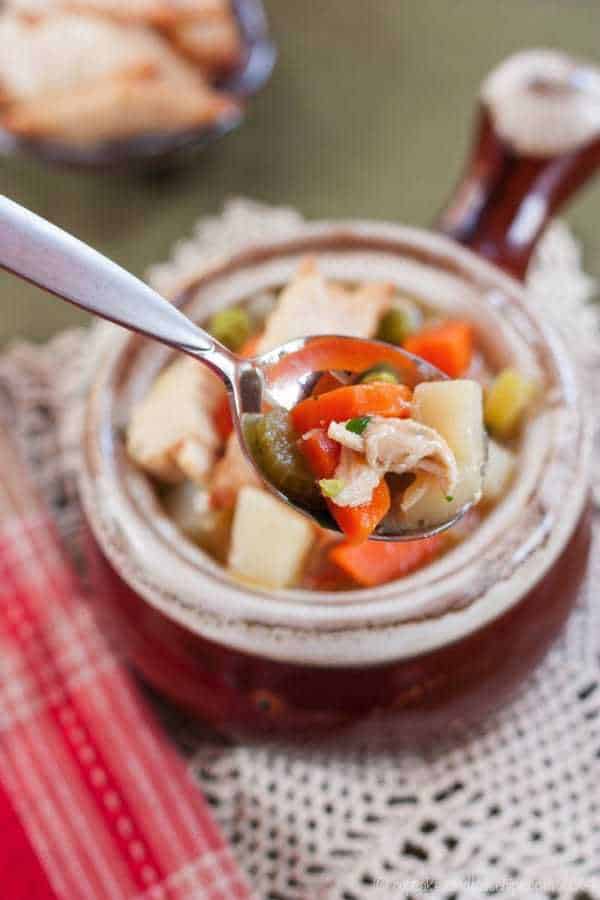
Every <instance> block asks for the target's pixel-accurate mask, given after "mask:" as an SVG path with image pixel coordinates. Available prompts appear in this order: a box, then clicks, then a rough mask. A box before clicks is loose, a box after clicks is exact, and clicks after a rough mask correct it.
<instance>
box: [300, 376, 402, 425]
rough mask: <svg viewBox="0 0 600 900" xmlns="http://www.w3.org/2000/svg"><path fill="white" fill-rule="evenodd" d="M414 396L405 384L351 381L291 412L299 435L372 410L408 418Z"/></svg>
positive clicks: (302, 403) (308, 399)
mask: <svg viewBox="0 0 600 900" xmlns="http://www.w3.org/2000/svg"><path fill="white" fill-rule="evenodd" d="M411 396H412V395H411V392H410V389H409V388H407V387H406V385H404V384H385V383H383V382H374V383H373V384H349V385H346V386H345V387H341V388H337V389H336V390H334V391H329V392H328V393H326V394H321V396H320V397H308V398H307V399H306V400H302V402H301V403H299V404H298V405H297V406H295V407H294V409H293V410H292V411H291V413H290V415H291V419H292V425H293V426H294V428H295V430H296V431H297V432H298V434H305V433H306V432H307V431H311V430H312V429H313V428H327V426H328V425H329V424H330V422H344V421H345V420H346V419H354V418H355V417H357V416H364V415H367V414H368V413H374V414H377V415H380V416H388V417H391V416H393V417H396V418H399V419H406V418H408V417H409V416H410V399H411Z"/></svg>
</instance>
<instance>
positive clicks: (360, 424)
mask: <svg viewBox="0 0 600 900" xmlns="http://www.w3.org/2000/svg"><path fill="white" fill-rule="evenodd" d="M372 418H373V416H359V417H358V418H357V419H350V421H349V422H346V431H351V432H352V434H362V433H363V431H364V430H365V429H366V427H367V425H368V424H369V422H370V421H371V419H372Z"/></svg>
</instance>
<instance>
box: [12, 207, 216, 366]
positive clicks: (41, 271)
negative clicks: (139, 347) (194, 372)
mask: <svg viewBox="0 0 600 900" xmlns="http://www.w3.org/2000/svg"><path fill="white" fill-rule="evenodd" d="M0 266H1V267H2V268H4V269H7V270H8V271H9V272H13V273H14V274H15V275H19V276H20V277H21V278H24V279H26V280H27V281H31V282H32V283H33V284H36V285H38V287H41V288H45V290H47V291H50V292H51V293H53V294H56V295H57V296H58V297H61V298H62V299H63V300H68V301H69V302H70V303H73V304H75V306H80V307H81V308H82V309H85V310H87V311H88V312H91V313H94V315H97V316H101V317H102V318H104V319H109V320H110V321H111V322H116V323H117V325H123V326H124V327H125V328H129V329H130V330H132V331H138V332H140V333H141V334H144V335H147V336H148V337H151V338H154V339H155V340H157V341H161V342H162V343H163V344H167V345H168V346H170V347H175V348H177V349H178V350H182V351H184V352H185V353H189V354H191V355H192V356H197V355H198V356H199V358H202V354H205V353H208V354H209V355H212V354H211V351H217V352H215V354H214V356H215V357H216V359H212V358H211V359H205V361H206V362H207V363H209V365H213V366H216V367H218V368H220V366H219V365H218V358H219V357H220V356H221V355H222V354H221V353H220V352H218V351H221V350H222V349H224V348H221V347H220V346H219V345H216V344H215V341H214V340H213V339H212V338H211V337H210V335H208V334H207V333H206V332H205V331H202V329H201V328H198V327H197V326H196V325H194V323H193V322H191V321H190V320H189V319H187V318H186V317H185V316H184V315H183V314H182V313H181V312H179V310H178V309H176V307H174V306H173V305H172V304H171V303H169V302H168V301H167V300H165V299H164V298H163V297H161V296H160V295H159V294H157V293H156V292H155V291H153V290H152V289H151V288H150V287H148V285H146V284H144V283H143V282H142V281H140V280H139V278H136V277H135V276H134V275H131V274H130V273H129V272H126V271H125V269H122V268H121V267H120V266H118V265H116V263H114V262H111V261H110V260H109V259H107V258H106V257H105V256H102V254H101V253H98V252H97V251H96V250H93V249H92V248H91V247H88V246H87V245H86V244H84V243H82V241H79V240H77V238H75V237H73V236H72V235H70V234H67V232H65V231H63V230H62V229H60V228H57V227H56V226H55V225H52V224H50V222H47V221H46V220H45V219H42V218H40V216H36V215H35V214H34V213H32V212H30V211H29V210H27V209H24V208H23V207H22V206H19V204H18V203H14V202H13V201H12V200H9V199H8V198H7V197H4V196H1V195H0Z"/></svg>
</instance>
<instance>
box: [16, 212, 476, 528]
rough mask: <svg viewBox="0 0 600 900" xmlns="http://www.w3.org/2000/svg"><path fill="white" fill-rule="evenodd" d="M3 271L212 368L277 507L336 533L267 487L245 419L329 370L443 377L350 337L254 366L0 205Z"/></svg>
mask: <svg viewBox="0 0 600 900" xmlns="http://www.w3.org/2000/svg"><path fill="white" fill-rule="evenodd" d="M0 266H1V267H3V268H5V269H7V270H8V271H10V272H13V273H14V274H16V275H18V276H20V277H21V278H24V279H26V280H27V281H30V282H32V283H33V284H36V285H38V286H39V287H41V288H45V289H46V290H47V291H50V292H51V293H53V294H55V295H56V296H57V297H61V298H62V299H63V300H67V301H69V302H70V303H73V304H75V305H76V306H79V307H81V308H82V309H85V310H87V311H88V312H91V313H94V314H95V315H97V316H101V317H102V318H104V319H108V320H109V321H111V322H115V323H116V324H118V325H122V326H124V327H125V328H128V329H130V330H131V331H137V332H139V333H141V334H144V335H146V336H147V337H150V338H153V339H154V340H157V341H160V342H161V343H163V344H167V345H168V346H169V347H173V348H174V349H176V350H179V351H181V352H183V353H187V354H189V355H190V356H192V357H194V358H195V359H197V360H198V361H199V362H201V363H203V364H204V365H207V366H209V367H210V368H211V369H212V370H213V371H214V372H216V373H217V375H219V376H220V378H221V379H222V380H223V381H224V383H225V386H226V387H227V389H228V391H229V393H230V399H231V404H232V408H233V411H234V422H235V426H236V429H237V433H238V435H239V437H240V439H241V442H242V446H243V448H244V452H245V454H246V456H247V457H248V459H249V460H250V461H251V462H252V464H253V465H254V466H255V468H256V469H257V471H258V473H259V475H260V477H261V478H262V480H263V481H264V482H265V484H266V486H267V487H268V488H269V489H270V490H271V491H272V492H273V493H275V494H276V495H277V496H278V497H280V499H282V500H285V501H286V502H287V503H289V504H290V505H291V506H295V508H298V509H300V511H301V512H303V513H304V514H305V515H308V516H311V517H312V518H313V519H315V520H316V521H317V522H318V523H319V524H320V525H322V526H324V527H325V528H329V529H332V530H335V531H339V528H338V526H337V524H336V523H335V521H334V519H333V518H332V517H331V516H330V515H329V513H327V511H326V509H325V508H324V510H323V512H319V511H315V510H313V509H305V508H304V507H299V506H298V505H297V504H294V503H293V502H292V501H291V500H290V499H289V498H288V497H287V496H285V495H284V494H282V493H281V491H279V490H278V489H277V487H276V486H275V485H274V484H272V483H271V482H270V481H269V480H268V477H267V476H266V475H265V473H264V472H263V471H262V470H261V469H260V467H259V466H258V465H257V463H256V461H255V459H254V458H253V456H252V452H251V449H250V447H249V445H248V442H247V440H246V437H245V434H244V426H243V422H244V416H245V415H247V414H250V413H259V412H261V411H262V409H263V404H264V403H265V402H266V403H268V404H269V405H271V406H280V407H283V408H284V409H291V408H292V407H293V406H295V405H296V404H297V403H299V402H300V400H302V399H304V398H305V397H307V396H309V395H310V393H311V390H312V388H313V386H314V383H315V379H316V377H318V374H319V373H321V372H323V371H328V370H343V371H349V372H360V371H364V370H365V369H367V368H369V367H370V366H372V365H374V364H377V363H380V362H387V363H390V364H392V365H393V366H394V367H395V368H396V369H397V370H398V371H399V372H400V373H401V375H402V381H403V382H404V383H405V384H407V385H408V386H409V387H414V386H416V385H417V384H418V383H419V382H422V381H439V380H441V379H443V378H445V377H446V376H445V375H443V374H442V373H441V372H440V371H439V370H438V369H435V368H434V367H433V366H431V365H429V363H426V362H425V361H424V360H422V359H419V358H417V357H415V356H412V355H411V354H410V353H406V352H405V351H403V350H400V349H398V348H396V347H392V346H390V345H389V344H384V343H381V342H378V341H367V340H361V339H358V338H351V337H329V336H320V337H307V338H299V339H298V340H295V341H291V342H289V343H287V344H284V345H283V346H281V347H278V348H276V349H275V350H271V351H269V352H268V353H264V354H263V355H261V356H257V357H255V358H254V359H243V358H241V357H239V356H236V355H235V354H234V353H232V352H231V351H230V350H228V349H227V348H226V347H224V346H223V345H222V344H220V343H219V342H218V341H216V340H215V339H214V338H213V337H211V336H210V334H207V332H205V331H203V330H202V329H201V328H199V327H198V326H197V325H195V324H194V323H193V322H191V321H190V320H189V319H187V318H186V317H185V316H184V315H183V314H182V313H181V312H180V311H179V310H178V309H177V308H176V307H174V306H173V305H172V304H171V303H169V302H168V301H167V300H165V299H164V298H163V297H160V296H159V295H158V294H157V293H155V292H154V291H153V290H152V289H151V288H150V287H148V285H146V284H144V283H143V282H142V281H140V280H139V279H138V278H136V277H135V276H133V275H131V274H130V273H129V272H126V271H125V270H124V269H122V268H121V267H120V266H117V265H116V264H115V263H114V262H111V261H110V260H109V259H107V258H106V257H104V256H102V255H101V254H100V253H98V252H97V251H95V250H93V249H92V248H91V247H88V246H87V245H86V244H84V243H82V242H81V241H79V240H77V238H75V237H73V236H72V235H69V234H67V233H66V232H65V231H62V230H61V229H60V228H57V227H56V226H54V225H52V224H50V223H49V222H47V221H46V220H45V219H42V218H40V217H39V216H37V215H35V214H34V213H32V212H30V211H29V210H26V209H24V208H23V207H21V206H19V205H18V204H17V203H14V202H13V201H12V200H9V199H8V198H7V197H2V196H0ZM471 505H472V504H467V505H466V506H464V507H463V508H462V509H461V510H459V512H458V513H457V514H456V515H454V516H453V517H452V519H449V520H448V521H447V522H444V523H443V524H442V525H437V526H435V527H431V528H427V527H423V528H420V529H418V530H414V529H413V530H410V529H408V528H405V529H402V530H400V529H399V525H398V524H397V523H394V524H393V525H389V524H388V525H386V524H385V522H383V523H382V524H381V525H380V526H379V528H378V529H377V531H376V533H375V534H374V535H373V539H375V540H393V541H397V540H415V539H416V538H424V537H428V536H430V535H432V534H435V533H437V532H439V531H442V530H443V529H445V528H448V527H449V526H450V525H452V524H453V523H454V522H456V521H457V520H458V519H459V518H460V517H461V516H462V515H463V514H464V513H465V512H466V511H467V509H468V508H469V507H470V506H471Z"/></svg>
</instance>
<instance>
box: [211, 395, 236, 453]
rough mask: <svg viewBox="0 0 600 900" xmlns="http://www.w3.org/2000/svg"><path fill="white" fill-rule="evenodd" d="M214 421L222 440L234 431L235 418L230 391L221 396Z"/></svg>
mask: <svg viewBox="0 0 600 900" xmlns="http://www.w3.org/2000/svg"><path fill="white" fill-rule="evenodd" d="M213 422H214V424H215V428H216V429H217V434H218V435H219V437H220V438H221V440H222V441H226V440H227V438H228V437H229V435H230V434H231V432H232V431H233V419H232V418H231V407H230V405H229V394H228V393H225V394H223V396H222V397H221V399H220V401H219V404H218V406H217V408H216V409H215V411H214V415H213Z"/></svg>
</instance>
